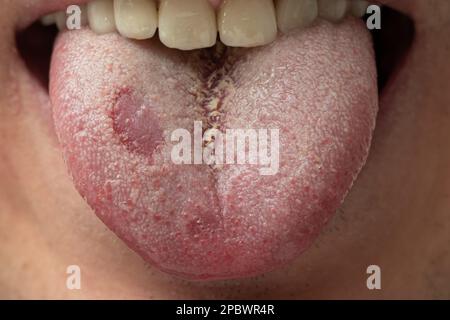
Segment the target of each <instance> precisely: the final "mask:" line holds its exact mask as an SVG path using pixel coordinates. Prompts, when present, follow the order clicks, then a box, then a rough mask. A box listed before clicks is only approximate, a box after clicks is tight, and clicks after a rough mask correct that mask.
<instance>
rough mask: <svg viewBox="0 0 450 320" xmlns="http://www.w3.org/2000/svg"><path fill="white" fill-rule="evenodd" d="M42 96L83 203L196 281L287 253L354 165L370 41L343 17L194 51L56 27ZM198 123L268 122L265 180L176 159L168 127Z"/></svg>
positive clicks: (368, 119) (302, 242)
mask: <svg viewBox="0 0 450 320" xmlns="http://www.w3.org/2000/svg"><path fill="white" fill-rule="evenodd" d="M50 95H51V101H52V105H53V114H54V121H55V128H56V131H57V135H58V137H59V141H60V144H61V149H62V152H63V154H64V157H65V159H66V163H67V166H68V169H69V171H70V173H71V175H72V177H73V181H74V184H75V187H76V188H77V190H78V191H79V193H80V194H81V195H82V196H83V198H84V199H85V200H86V201H87V202H88V204H89V205H90V206H91V207H92V209H93V211H94V212H95V213H96V214H97V215H98V217H99V218H100V219H101V220H102V221H103V222H104V223H105V224H106V225H107V226H108V227H109V228H110V229H111V230H112V231H114V232H115V233H116V234H117V235H118V236H119V237H120V238H121V239H122V240H123V241H125V242H126V243H127V244H128V246H129V247H130V248H132V249H133V250H135V251H136V252H137V253H139V254H140V255H141V256H142V258H143V259H144V260H145V261H147V262H149V263H150V264H151V265H153V266H155V267H157V268H159V269H160V270H163V271H165V272H168V273H170V274H173V275H176V276H180V277H183V278H187V279H196V280H212V279H229V278H239V277H246V276H253V275H257V274H261V273H264V272H268V271H271V270H273V269H275V268H277V267H279V266H282V265H285V264H287V263H289V262H292V261H293V260H294V259H295V258H297V257H299V255H300V254H301V253H302V252H303V251H304V250H306V249H307V248H308V247H309V246H310V244H311V243H312V242H313V240H314V239H315V238H316V237H317V235H318V234H319V233H320V231H321V229H322V227H323V226H324V225H325V223H326V222H327V221H328V220H329V219H330V217H331V216H332V215H333V213H334V212H335V211H336V209H337V208H338V207H339V206H340V204H341V203H342V201H343V199H344V197H345V195H346V194H347V192H348V191H349V189H350V187H351V185H352V183H353V182H354V180H355V178H356V177H357V175H358V173H359V171H360V170H361V168H362V166H363V164H364V163H365V160H366V157H367V155H368V150H369V146H370V140H371V136H372V131H373V129H374V126H375V118H376V114H377V108H378V101H377V88H376V70H375V62H374V56H373V50H372V44H371V40H370V36H369V34H368V33H367V30H365V29H364V26H363V25H362V24H361V23H359V22H358V21H356V20H352V19H349V20H347V21H346V22H344V23H342V24H340V25H331V24H329V23H327V22H324V21H321V22H320V23H318V24H317V25H315V26H314V27H311V28H309V29H307V30H302V31H300V32H294V33H291V34H289V35H284V36H280V37H279V38H278V39H277V40H276V41H275V42H274V43H273V44H271V45H268V46H265V47H260V48H253V49H231V48H228V49H223V48H222V50H219V49H214V48H213V49H206V50H200V51H195V52H180V51H176V50H171V49H167V48H165V47H163V46H162V45H161V44H160V43H159V42H158V40H152V41H145V42H135V41H130V40H127V39H124V38H122V37H120V36H119V35H117V34H108V35H102V36H99V35H95V34H94V33H92V32H91V31H89V30H87V29H84V30H80V31H71V32H64V33H62V34H61V35H60V36H59V38H58V39H57V43H56V45H55V49H54V54H53V59H52V67H51V74H50ZM212 113H213V115H214V121H212V122H211V115H212ZM196 121H197V122H199V121H200V122H201V123H202V124H203V127H202V130H203V131H202V130H200V131H201V132H200V134H204V133H205V131H206V130H207V128H208V126H212V127H214V128H216V129H217V130H219V131H221V132H225V131H226V130H228V129H254V130H255V131H256V130H261V129H264V130H268V131H267V132H270V130H278V132H279V148H278V151H279V168H278V170H277V172H276V174H272V175H263V174H261V171H260V170H259V169H261V168H260V167H259V166H258V164H248V163H246V164H223V165H208V164H205V163H201V164H195V163H191V164H176V163H174V162H173V161H172V160H173V159H172V157H171V153H172V152H173V148H174V144H175V142H174V141H173V134H174V132H180V131H177V130H184V131H182V132H185V133H188V134H189V136H190V137H193V140H194V136H195V135H196V134H197V135H198V132H195V128H194V127H195V126H194V123H195V122H196ZM257 132H259V131H257ZM200 138H201V137H200ZM192 152H194V149H192ZM193 157H194V155H192V158H193ZM188 158H191V155H189V157H188Z"/></svg>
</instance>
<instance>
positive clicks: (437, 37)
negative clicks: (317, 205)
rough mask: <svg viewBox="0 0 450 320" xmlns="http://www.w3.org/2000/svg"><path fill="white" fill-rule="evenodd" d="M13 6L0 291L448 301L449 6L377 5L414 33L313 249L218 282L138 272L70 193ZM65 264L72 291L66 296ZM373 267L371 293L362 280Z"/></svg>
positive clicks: (4, 99) (4, 61) (1, 68)
mask: <svg viewBox="0 0 450 320" xmlns="http://www.w3.org/2000/svg"><path fill="white" fill-rule="evenodd" d="M25 2H28V1H14V2H12V1H9V2H6V3H5V4H3V6H2V10H1V11H0V26H1V28H0V61H1V64H0V83H1V84H2V86H1V88H0V159H1V160H0V177H1V179H0V265H1V266H2V267H1V268H0V298H44V299H45V298H62V299H66V298H68V299H77V298H88V299H95V298H106V299H108V298H139V299H140V298H144V299H152V298H153V299H175V298H183V299H203V298H209V299H211V298H213V299H214V298H236V299H239V298H267V299H271V298H294V299H311V298H447V299H448V298H450V246H449V244H450V215H449V212H450V211H449V210H450V191H449V190H450V170H449V163H450V142H449V139H448V133H449V130H450V112H449V110H448V108H449V106H450V91H449V90H448V88H447V87H448V82H449V80H450V61H449V60H448V57H449V56H450V40H449V37H448V35H449V34H450V24H449V22H448V17H449V16H450V3H449V2H448V1H446V0H427V1H425V0H408V1H406V0H403V1H402V0H398V1H395V0H392V1H385V2H389V5H391V6H392V7H394V8H395V9H397V10H400V11H403V12H404V13H406V14H408V15H409V16H412V17H413V18H414V20H415V23H416V33H417V34H416V39H415V42H414V45H413V48H412V50H411V51H410V53H409V56H408V57H407V58H406V60H405V61H404V64H403V67H402V69H401V71H400V72H399V73H397V74H396V75H395V76H394V78H393V79H392V81H391V83H390V84H389V85H388V87H387V89H386V90H385V92H384V93H383V95H382V97H381V101H380V109H381V110H380V114H379V117H378V124H377V128H376V130H375V136H374V141H373V145H372V149H371V153H370V156H369V160H368V162H367V164H366V166H365V168H364V170H363V171H362V173H361V174H360V176H359V178H358V180H357V182H356V184H355V185H354V187H353V188H352V191H351V192H350V194H349V195H348V197H347V199H346V201H345V203H344V204H343V205H342V207H341V208H340V210H339V212H338V213H337V214H336V215H335V217H334V218H333V219H332V221H331V222H330V223H329V224H328V226H327V227H326V230H324V232H322V234H321V235H320V237H319V238H318V239H317V240H316V242H315V244H314V245H313V246H312V247H311V248H310V249H309V250H308V251H307V252H305V253H304V254H303V255H302V256H301V257H300V258H299V259H298V260H297V261H296V262H295V263H293V264H291V265H289V266H286V267H285V268H283V269H281V270H277V271H274V272H272V273H269V274H266V275H264V276H260V277H257V278H252V279H244V280H239V281H220V282H188V281H184V280H179V279H176V278H173V277H171V276H168V275H166V274H163V273H161V272H159V271H158V270H155V269H153V268H152V267H149V266H148V265H146V264H145V263H144V262H143V260H142V259H141V258H140V257H139V256H138V255H137V254H135V253H134V252H133V251H131V250H130V249H129V248H128V247H127V246H125V245H124V244H123V243H122V241H120V240H119V239H118V238H117V237H116V236H115V235H114V234H113V233H112V232H111V231H109V230H108V229H107V228H106V227H105V226H104V225H103V224H102V223H101V222H100V221H99V220H98V218H97V217H96V216H95V215H94V214H93V213H92V212H91V209H90V208H89V207H88V206H87V204H86V203H85V202H84V200H83V199H82V198H81V197H80V196H79V194H78V193H77V191H76V190H75V189H74V187H73V183H72V181H71V178H70V176H69V175H68V174H67V170H66V167H65V164H64V162H63V159H62V155H61V152H60V150H59V147H58V142H57V139H56V136H55V134H54V132H53V129H52V121H51V114H50V105H49V100H48V96H47V95H46V93H44V92H42V91H41V89H38V87H37V84H36V83H35V82H34V80H33V79H32V78H31V76H30V75H29V72H28V70H27V69H26V68H25V66H24V64H23V62H22V61H21V60H20V58H19V56H18V54H17V51H16V50H15V42H14V32H15V28H16V26H17V25H19V24H20V21H22V19H23V17H21V15H22V13H23V12H26V10H25V11H24V9H23V6H24V3H25ZM19 13H20V14H19ZM74 264H75V265H78V266H80V268H81V271H82V289H81V290H73V291H70V290H68V289H67V288H66V277H67V274H66V268H67V266H69V265H74ZM373 264H375V265H379V266H380V267H381V270H382V290H373V291H369V290H368V289H367V287H366V279H367V276H368V275H367V274H366V268H367V267H368V266H369V265H373Z"/></svg>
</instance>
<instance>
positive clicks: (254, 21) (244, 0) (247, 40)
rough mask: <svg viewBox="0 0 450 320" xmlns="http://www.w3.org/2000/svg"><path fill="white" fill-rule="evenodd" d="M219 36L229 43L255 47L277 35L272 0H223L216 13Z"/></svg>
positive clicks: (235, 45)
mask: <svg viewBox="0 0 450 320" xmlns="http://www.w3.org/2000/svg"><path fill="white" fill-rule="evenodd" d="M217 20H218V25H219V33H220V39H221V40H222V42H223V43H224V44H226V45H227V46H231V47H256V46H261V45H265V44H268V43H270V42H272V41H273V40H275V38H276V36H277V21H276V17H275V7H274V5H273V1H272V0H224V2H223V3H222V6H221V7H220V9H219V13H218V19H217Z"/></svg>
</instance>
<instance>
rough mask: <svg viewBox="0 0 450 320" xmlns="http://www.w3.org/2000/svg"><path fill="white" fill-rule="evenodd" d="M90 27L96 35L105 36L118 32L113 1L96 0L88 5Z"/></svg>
mask: <svg viewBox="0 0 450 320" xmlns="http://www.w3.org/2000/svg"><path fill="white" fill-rule="evenodd" d="M87 15H88V20H89V26H90V27H91V29H92V31H94V32H95V33H99V34H103V33H108V32H113V31H115V30H116V24H115V21H114V7H113V1H112V0H94V1H92V2H89V3H88V5H87Z"/></svg>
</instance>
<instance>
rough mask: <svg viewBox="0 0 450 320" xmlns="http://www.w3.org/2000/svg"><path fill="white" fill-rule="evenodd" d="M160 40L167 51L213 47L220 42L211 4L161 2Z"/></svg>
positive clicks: (204, 1) (190, 0)
mask: <svg viewBox="0 0 450 320" xmlns="http://www.w3.org/2000/svg"><path fill="white" fill-rule="evenodd" d="M159 38H160V40H161V42H162V43H164V44H165V45H166V46H167V47H169V48H175V49H180V50H192V49H200V48H207V47H211V46H213V45H214V44H215V43H216V40H217V23H216V16H215V13H214V9H213V8H212V6H211V4H210V3H209V1H208V0H162V1H161V2H160V6H159Z"/></svg>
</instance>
